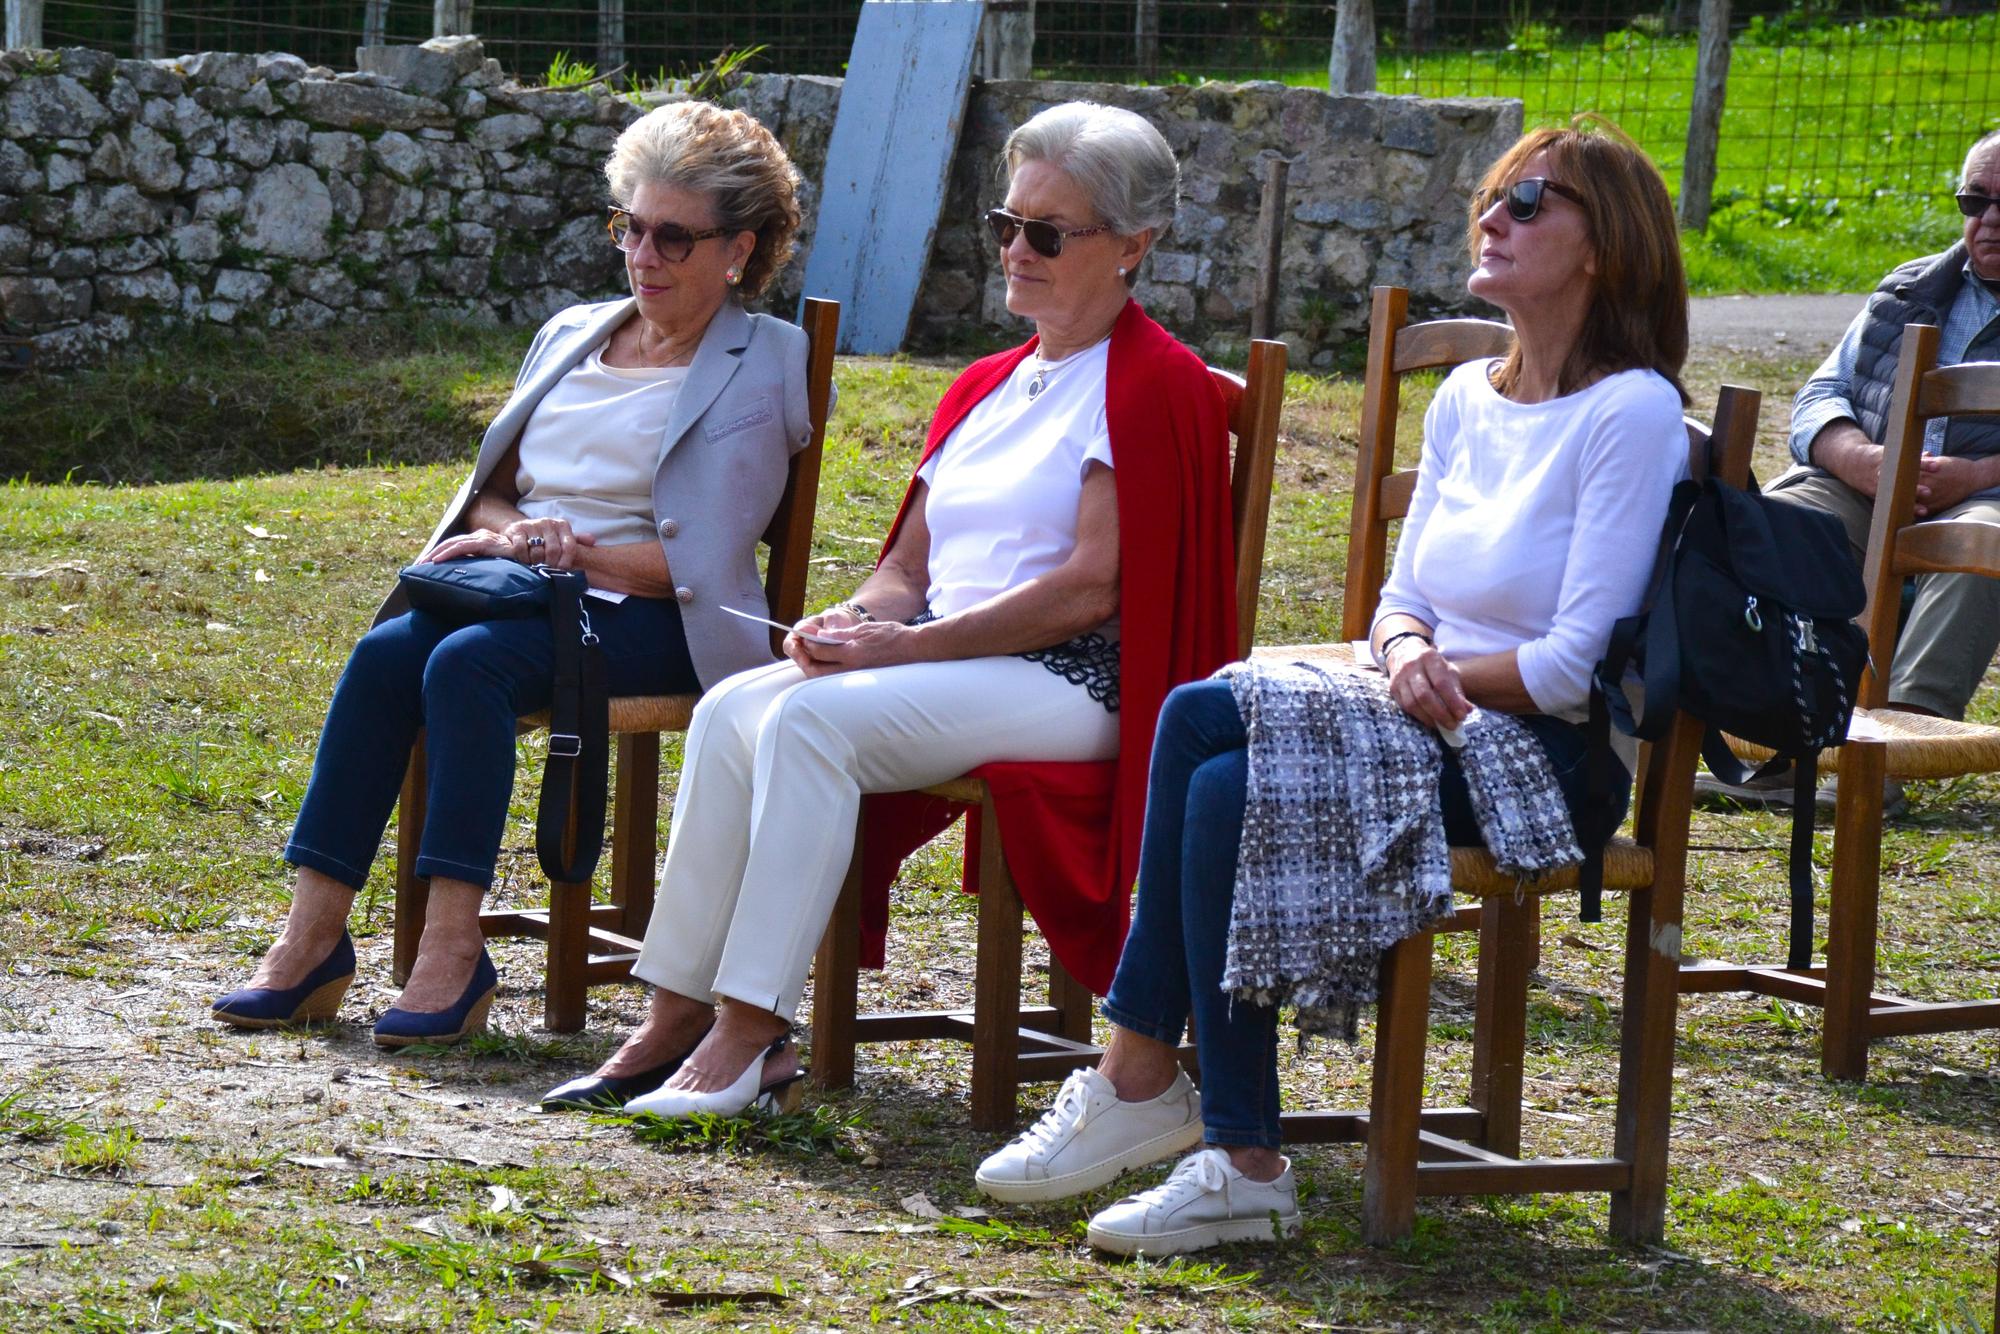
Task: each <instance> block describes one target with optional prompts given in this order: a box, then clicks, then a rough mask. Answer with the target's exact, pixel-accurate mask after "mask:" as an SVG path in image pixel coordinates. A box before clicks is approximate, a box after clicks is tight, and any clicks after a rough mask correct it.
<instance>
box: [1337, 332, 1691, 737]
mask: <svg viewBox="0 0 2000 1334" xmlns="http://www.w3.org/2000/svg"><path fill="white" fill-rule="evenodd" d="M1492 365H1493V363H1491V362H1489V361H1477V362H1468V363H1467V364H1465V365H1463V366H1460V367H1459V368H1458V369H1457V370H1455V371H1453V372H1452V373H1451V375H1450V376H1449V377H1447V378H1446V380H1445V382H1444V384H1442V385H1441V386H1439V388H1438V392H1437V397H1436V398H1434V399H1432V401H1431V406H1430V411H1429V412H1428V413H1426V414H1425V416H1424V448H1423V461H1422V463H1421V464H1420V465H1419V470H1418V474H1417V489H1416V494H1415V495H1414V497H1412V499H1411V502H1410V513H1409V516H1408V518H1406V519H1405V520H1404V522H1403V531H1402V537H1401V538H1400V540H1399V541H1398V543H1397V546H1396V560H1395V565H1394V567H1393V568H1392V569H1391V570H1390V572H1389V580H1388V582H1387V583H1386V584H1384V585H1383V588H1382V601H1381V605H1380V607H1379V609H1378V610H1377V611H1376V613H1375V618H1376V621H1377V622H1378V623H1379V622H1380V621H1381V619H1382V617H1384V616H1389V615H1393V614H1396V613H1399V612H1400V613H1403V614H1405V615H1409V616H1414V617H1416V618H1417V619H1418V620H1420V621H1423V622H1425V623H1426V624H1428V625H1430V626H1432V627H1434V629H1433V636H1434V638H1435V639H1436V642H1437V646H1438V649H1439V650H1440V651H1441V652H1443V653H1444V655H1445V656H1446V657H1448V658H1454V659H1456V658H1464V657H1473V656H1477V655H1480V654H1487V653H1505V652H1508V651H1509V650H1514V651H1516V656H1517V660H1518V662H1519V664H1520V669H1521V680H1522V682H1523V684H1525V685H1526V686H1527V688H1528V695H1529V697H1530V698H1532V699H1533V700H1534V702H1535V707H1536V708H1537V709H1539V710H1540V711H1541V712H1543V713H1547V714H1552V715H1554V716H1556V717H1559V718H1567V719H1570V720H1571V721H1576V722H1580V721H1582V720H1583V719H1584V718H1586V717H1587V716H1588V715H1589V706H1590V673H1591V669H1592V668H1593V667H1594V666H1595V665H1596V663H1597V660H1598V659H1599V658H1601V657H1603V656H1604V647H1605V644H1606V643H1607V642H1608V641H1609V639H1610V637H1611V624H1612V622H1613V621H1615V620H1617V619H1618V618H1619V617H1621V616H1629V615H1631V614H1632V613H1633V612H1635V611H1637V610H1638V608H1639V604H1640V602H1641V600H1642V599H1643V598H1644V597H1645V592H1646V584H1647V582H1648V579H1649V577H1650V576H1651V574H1652V567H1653V557H1654V554H1655V552H1656V550H1657V549H1658V546H1659V537H1660V525H1661V524H1662V523H1664V522H1665V521H1666V517H1667V503H1668V500H1669V498H1670V496H1671V493H1672V491H1673V487H1674V483H1676V482H1678V481H1680V480H1681V479H1682V478H1684V477H1686V476H1687V457H1688V443H1687V429H1686V427H1685V425H1684V424H1683V422H1682V420H1681V401H1680V396H1679V395H1678V394H1677V393H1675V392H1674V387H1673V386H1672V385H1671V384H1669V383H1668V382H1667V381H1666V379H1665V378H1663V377H1662V376H1660V375H1658V374H1655V373H1654V372H1652V371H1641V370H1633V371H1621V372H1619V373H1618V374H1616V375H1611V376H1607V377H1605V378H1604V379H1602V380H1599V381H1598V382H1597V383H1596V384H1593V385H1591V386H1590V387H1589V388H1587V389H1583V390H1579V391H1578V392H1576V393H1574V394H1566V395H1564V396H1563V397H1561V398H1557V399H1553V400H1551V401H1549V402H1546V403H1516V402H1513V401H1512V400H1510V399H1507V398H1504V397H1502V396H1501V394H1500V393H1499V391H1498V390H1496V389H1494V388H1493V383H1492V381H1491V380H1490V379H1489V378H1488V376H1489V374H1490V372H1491V368H1492Z"/></svg>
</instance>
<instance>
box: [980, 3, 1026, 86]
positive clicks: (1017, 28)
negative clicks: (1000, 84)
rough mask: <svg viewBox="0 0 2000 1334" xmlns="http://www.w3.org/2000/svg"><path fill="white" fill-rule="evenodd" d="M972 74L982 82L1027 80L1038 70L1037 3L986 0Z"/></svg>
mask: <svg viewBox="0 0 2000 1334" xmlns="http://www.w3.org/2000/svg"><path fill="white" fill-rule="evenodd" d="M972 68H973V73H975V74H977V75H978V76H979V77H980V78H982V79H1026V78H1030V77H1032V76H1033V74H1034V69H1035V0H986V18H985V20H984V21H983V22H982V23H981V24H980V28H979V54H978V55H977V56H976V57H975V58H974V60H973V67H972Z"/></svg>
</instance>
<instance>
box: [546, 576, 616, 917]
mask: <svg viewBox="0 0 2000 1334" xmlns="http://www.w3.org/2000/svg"><path fill="white" fill-rule="evenodd" d="M544 573H545V574H547V576H548V578H549V581H550V592H551V597H550V599H549V629H550V631H551V632H552V634H553V636H554V639H555V694H554V696H553V697H552V698H551V700H550V701H549V754H548V759H547V761H546V762H545V763H544V765H543V768H542V796H541V804H540V805H539V806H538V807H537V808H536V812H535V855H536V856H537V857H538V858H539V859H540V861H541V863H542V872H543V874H545V875H547V876H548V878H549V879H550V880H552V881H556V882H559V883H562V884H587V883H588V882H589V880H590V877H591V876H592V874H594V873H595V872H596V870H597V858H598V854H599V853H600V852H602V851H603V848H604V797H605V793H604V788H605V782H606V770H607V767H608V765H609V763H610V749H611V697H610V693H609V692H608V691H607V689H606V688H605V681H604V653H603V651H602V650H601V649H600V648H598V645H597V636H596V634H594V633H593V632H592V631H591V628H590V614H589V613H588V612H586V611H585V610H584V608H583V595H584V590H585V589H586V588H588V587H589V586H590V581H589V578H588V577H587V576H586V575H585V574H584V573H583V572H582V571H581V570H549V569H545V570H544ZM572 808H574V812H575V825H574V828H575V830H576V838H575V843H574V846H570V839H569V837H568V835H569V831H570V829H571V827H572V826H571V821H570V816H571V812H572Z"/></svg>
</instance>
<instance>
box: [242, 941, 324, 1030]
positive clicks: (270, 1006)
mask: <svg viewBox="0 0 2000 1334" xmlns="http://www.w3.org/2000/svg"><path fill="white" fill-rule="evenodd" d="M353 981H354V940H353V938H352V937H351V936H349V935H348V934H347V933H346V932H345V931H343V932H341V933H340V940H339V942H338V943H336V944H335V945H334V947H333V952H332V953H331V954H329V955H327V956H326V958H324V959H322V960H320V963H319V967H317V968H315V969H313V970H312V971H311V972H310V973H307V974H306V976H305V981H303V982H301V983H299V984H298V985H297V986H295V987H243V988H241V989H240V990H237V991H232V992H230V993H229V994H228V995H227V996H224V997H223V998H222V999H221V1000H219V1001H217V1002H216V1003H215V1004H214V1005H213V1006H211V1007H210V1008H209V1013H210V1014H212V1015H214V1016H215V1017H216V1018H217V1019H220V1020H221V1021H222V1022H223V1023H225V1024H234V1025H235V1026H236V1027H238V1028H285V1027H289V1026H291V1025H294V1024H319V1023H325V1022H326V1021H327V1020H329V1019H332V1018H333V1017H334V1015H336V1014H338V1013H339V1012H340V998H341V997H342V996H345V995H346V994H347V988H348V986H349V985H350V984H351V983H352V982H353Z"/></svg>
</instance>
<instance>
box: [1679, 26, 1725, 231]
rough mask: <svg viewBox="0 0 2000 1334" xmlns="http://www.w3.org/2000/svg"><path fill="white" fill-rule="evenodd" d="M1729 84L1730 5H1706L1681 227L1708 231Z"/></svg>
mask: <svg viewBox="0 0 2000 1334" xmlns="http://www.w3.org/2000/svg"><path fill="white" fill-rule="evenodd" d="M1728 84H1729V0H1701V42H1700V46H1699V49H1698V51H1697V53H1696V56H1695V69H1694V106H1693V107H1692V108H1690V109H1689V111H1688V136H1687V157H1686V158H1685V159H1683V161H1682V165H1681V199H1680V223H1681V226H1682V227H1683V228H1684V229H1686V230H1687V231H1691V232H1698V231H1703V230H1705V229H1706V228H1707V227H1708V210H1709V204H1710V202H1711V201H1712V199H1713V196H1714V194H1715V146H1716V139H1717V137H1718V136H1719V135H1720V134H1721V131H1722V101H1723V94H1724V92H1725V91H1727V88H1728Z"/></svg>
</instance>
